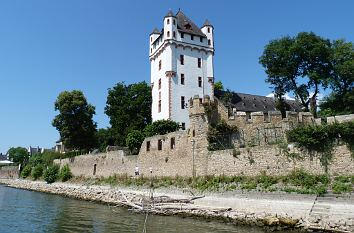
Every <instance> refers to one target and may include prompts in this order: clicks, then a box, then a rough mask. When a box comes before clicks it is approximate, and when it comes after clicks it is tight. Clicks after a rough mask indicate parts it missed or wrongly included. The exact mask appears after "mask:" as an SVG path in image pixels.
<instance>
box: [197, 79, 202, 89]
mask: <svg viewBox="0 0 354 233" xmlns="http://www.w3.org/2000/svg"><path fill="white" fill-rule="evenodd" d="M198 87H202V77H198Z"/></svg>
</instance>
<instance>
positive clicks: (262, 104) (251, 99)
mask: <svg viewBox="0 0 354 233" xmlns="http://www.w3.org/2000/svg"><path fill="white" fill-rule="evenodd" d="M225 93H227V92H226V91H218V90H215V96H216V97H217V98H218V99H219V100H220V101H223V96H224V95H225ZM230 93H231V94H232V97H231V104H230V105H231V106H230V107H232V108H236V111H242V112H268V111H276V110H277V109H276V107H275V99H274V98H271V97H265V96H259V95H250V94H244V93H236V92H230ZM285 101H286V103H287V104H289V106H290V109H289V110H290V111H295V112H300V111H301V109H302V105H301V104H300V103H299V102H297V101H294V100H285Z"/></svg>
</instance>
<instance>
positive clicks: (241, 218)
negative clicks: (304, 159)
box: [0, 179, 354, 232]
mask: <svg viewBox="0 0 354 233" xmlns="http://www.w3.org/2000/svg"><path fill="white" fill-rule="evenodd" d="M0 183H3V184H6V185H8V186H10V187H14V188H21V189H27V190H33V191H40V192H45V193H51V194H59V195H63V196H66V197H71V198H76V199H81V200H88V201H95V202H100V203H106V204H110V205H116V206H126V207H129V208H131V209H134V210H135V211H140V212H146V211H149V212H150V213H152V214H160V215H181V216H191V217H202V218H206V219H216V220H222V221H226V222H229V223H233V224H236V225H237V224H242V225H252V226H259V227H266V228H270V229H271V230H281V229H287V228H298V229H303V230H315V231H321V232H354V216H352V217H353V218H352V219H351V218H348V219H347V221H344V220H343V219H341V220H339V221H336V220H333V219H332V220H331V219H328V218H327V219H321V216H317V218H313V217H311V216H310V213H311V210H312V209H311V210H310V211H309V212H308V213H307V214H303V213H302V212H299V213H300V214H297V215H296V214H292V213H279V212H276V211H267V210H263V211H260V210H262V205H265V204H264V203H266V205H271V204H272V202H271V201H270V202H269V201H268V202H266V201H267V200H262V199H260V200H251V202H249V203H250V207H249V208H248V209H245V208H238V206H237V204H234V205H232V204H230V203H237V201H240V202H245V200H246V201H250V200H247V197H246V199H245V200H239V199H240V198H241V197H237V196H229V197H219V196H212V195H208V196H206V197H203V198H201V199H198V200H193V199H194V198H193V197H191V196H188V195H186V194H184V193H178V194H176V193H174V192H171V193H158V192H154V194H153V196H154V199H151V193H149V190H133V189H128V188H126V187H109V186H96V185H85V184H72V183H54V184H46V183H45V182H42V181H29V180H21V179H17V180H13V179H0ZM166 198H168V199H170V200H187V201H183V202H179V201H173V202H170V203H166V202H165V203H154V204H152V205H149V206H150V207H149V208H148V207H145V208H141V206H140V205H139V203H143V202H144V201H147V202H148V203H150V204H151V200H158V199H160V200H162V199H166ZM188 200H193V201H188ZM225 200H226V201H225ZM286 201H287V202H288V203H290V202H289V201H288V200H286ZM152 202H153V201H152ZM252 203H253V204H254V207H253V208H254V210H253V211H252V208H251V207H252ZM257 203H258V204H257ZM273 204H274V203H273ZM283 204H284V205H285V204H286V202H285V201H284V203H283ZM296 204H297V205H298V203H296ZM143 206H144V205H143ZM146 206H147V205H146ZM258 206H259V207H258ZM257 207H258V209H257ZM284 207H285V206H284ZM288 207H289V208H290V209H291V208H292V206H291V205H290V204H289V206H288ZM353 207H354V205H353ZM268 209H269V208H268ZM294 211H295V209H294ZM353 211H354V210H353ZM290 212H291V211H290ZM295 212H296V211H295ZM304 213H305V212H304Z"/></svg>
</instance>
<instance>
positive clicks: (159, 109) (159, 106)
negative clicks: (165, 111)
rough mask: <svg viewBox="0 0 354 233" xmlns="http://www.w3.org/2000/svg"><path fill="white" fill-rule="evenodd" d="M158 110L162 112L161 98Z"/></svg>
mask: <svg viewBox="0 0 354 233" xmlns="http://www.w3.org/2000/svg"><path fill="white" fill-rule="evenodd" d="M157 111H158V112H159V113H160V112H161V100H159V106H158V109H157Z"/></svg>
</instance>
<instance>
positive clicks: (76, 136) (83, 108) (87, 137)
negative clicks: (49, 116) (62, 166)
mask: <svg viewBox="0 0 354 233" xmlns="http://www.w3.org/2000/svg"><path fill="white" fill-rule="evenodd" d="M55 110H56V111H59V114H58V115H57V116H55V118H54V120H53V123H52V124H53V126H54V127H56V128H57V130H58V131H59V134H60V138H61V140H62V141H63V143H64V145H65V147H66V148H69V149H80V150H82V149H92V148H94V147H95V146H96V138H95V133H96V123H95V122H94V121H93V120H92V117H93V115H94V114H95V107H94V106H92V105H91V104H89V103H87V100H86V97H85V96H84V94H83V93H82V92H81V91H78V90H73V91H71V92H70V91H64V92H62V93H60V94H59V96H58V98H57V100H56V101H55Z"/></svg>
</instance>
